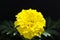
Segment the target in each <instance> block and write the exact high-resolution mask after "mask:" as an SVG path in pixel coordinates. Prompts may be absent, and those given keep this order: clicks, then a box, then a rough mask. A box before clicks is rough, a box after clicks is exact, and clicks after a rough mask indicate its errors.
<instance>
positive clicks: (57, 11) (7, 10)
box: [0, 0, 60, 21]
mask: <svg viewBox="0 0 60 40" xmlns="http://www.w3.org/2000/svg"><path fill="white" fill-rule="evenodd" d="M29 8H32V9H36V10H37V11H40V12H42V14H43V15H44V17H45V18H46V17H48V16H50V17H51V18H52V19H53V20H59V19H60V1H59V0H36V1H35V0H0V20H13V21H14V20H15V15H16V14H17V13H18V12H20V11H21V10H22V9H29Z"/></svg>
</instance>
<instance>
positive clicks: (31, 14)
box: [14, 9, 46, 39]
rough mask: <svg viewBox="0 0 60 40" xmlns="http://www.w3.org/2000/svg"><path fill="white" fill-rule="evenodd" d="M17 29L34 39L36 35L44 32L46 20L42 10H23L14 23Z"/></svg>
mask: <svg viewBox="0 0 60 40" xmlns="http://www.w3.org/2000/svg"><path fill="white" fill-rule="evenodd" d="M14 25H15V27H16V26H18V27H17V28H16V29H17V30H18V32H19V33H20V35H23V37H25V38H28V39H32V38H33V37H34V36H39V35H41V34H42V33H43V32H44V27H45V26H46V20H45V19H44V17H43V15H42V14H41V12H37V11H36V10H33V9H28V10H24V9H23V10H22V11H21V12H19V13H18V14H17V15H16V21H15V23H14Z"/></svg>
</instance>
